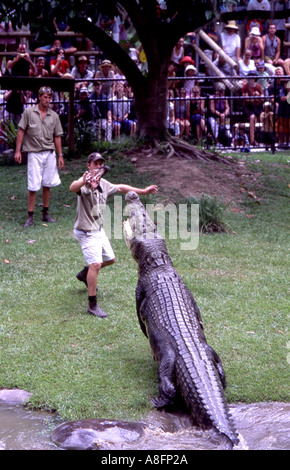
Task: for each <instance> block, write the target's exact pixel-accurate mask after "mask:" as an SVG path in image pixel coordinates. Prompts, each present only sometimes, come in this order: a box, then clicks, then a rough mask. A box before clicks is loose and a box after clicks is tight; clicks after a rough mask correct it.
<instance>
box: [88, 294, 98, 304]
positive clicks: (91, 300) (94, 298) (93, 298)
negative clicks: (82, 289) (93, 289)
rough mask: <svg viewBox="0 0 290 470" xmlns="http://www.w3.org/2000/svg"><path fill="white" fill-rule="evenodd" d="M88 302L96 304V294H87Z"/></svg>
mask: <svg viewBox="0 0 290 470" xmlns="http://www.w3.org/2000/svg"><path fill="white" fill-rule="evenodd" d="M89 302H91V303H92V304H96V303H97V296H96V295H89Z"/></svg>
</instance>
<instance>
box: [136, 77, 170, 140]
mask: <svg viewBox="0 0 290 470" xmlns="http://www.w3.org/2000/svg"><path fill="white" fill-rule="evenodd" d="M166 77H167V74H166ZM166 77H165V78H164V77H163V75H162V73H161V74H160V75H158V76H155V77H150V75H148V77H147V78H146V82H145V86H143V87H140V86H139V84H138V83H137V84H135V86H134V85H132V88H133V91H134V99H135V109H136V114H137V123H138V124H137V134H138V135H139V136H140V137H143V138H150V139H153V140H154V139H158V140H162V139H163V138H164V137H165V134H166V123H167V102H166V99H167V83H166Z"/></svg>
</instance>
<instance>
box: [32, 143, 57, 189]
mask: <svg viewBox="0 0 290 470" xmlns="http://www.w3.org/2000/svg"><path fill="white" fill-rule="evenodd" d="M60 183H61V181H60V178H59V174H58V169H57V164H56V156H55V151H54V150H45V151H43V152H29V153H28V157H27V185H28V190H29V191H39V189H40V188H41V186H46V187H48V188H52V187H54V186H58V185H59V184H60Z"/></svg>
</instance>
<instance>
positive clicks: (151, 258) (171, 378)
mask: <svg viewBox="0 0 290 470" xmlns="http://www.w3.org/2000/svg"><path fill="white" fill-rule="evenodd" d="M126 203H127V204H126V207H125V214H126V215H129V218H128V219H127V220H126V221H125V222H124V223H123V233H124V238H125V242H126V245H127V246H128V248H129V249H130V251H131V254H132V256H133V258H134V259H135V261H136V262H137V264H138V282H137V287H136V310H137V316H138V320H139V323H140V327H141V330H142V332H143V333H144V334H145V336H146V337H147V338H148V339H149V342H150V346H151V350H152V354H153V358H154V360H155V361H156V362H157V364H158V379H159V396H158V397H155V398H154V399H152V404H153V406H154V407H155V408H157V409H162V408H165V409H168V407H172V406H173V405H174V404H175V403H176V402H177V400H178V399H179V398H180V397H181V399H182V401H183V403H185V405H186V408H187V409H188V410H189V411H190V414H191V416H192V419H193V424H194V425H195V426H198V427H200V428H203V429H209V428H213V429H215V430H216V431H217V432H218V433H219V435H220V436H221V435H222V436H223V440H224V441H225V444H226V447H227V448H233V447H234V446H235V445H238V443H239V439H238V433H237V431H236V429H235V425H234V422H233V419H232V417H231V415H230V412H229V407H228V403H227V401H226V399H225V396H224V389H225V387H226V378H225V372H224V369H223V366H222V362H221V360H220V358H219V356H218V354H217V353H216V352H215V351H214V349H213V348H212V347H211V346H209V344H208V343H207V340H206V337H205V333H204V325H203V321H202V318H201V314H200V311H199V308H198V306H197V304H196V302H195V300H194V297H193V295H192V293H191V291H190V290H189V288H188V287H187V285H186V284H185V282H184V281H183V279H182V277H181V276H180V275H179V274H178V273H177V271H176V270H175V268H174V266H173V262H172V260H171V258H170V255H169V253H168V250H167V247H166V243H165V241H164V239H163V238H162V237H161V236H160V235H159V234H158V231H157V229H156V225H155V224H154V223H153V222H152V220H151V219H150V217H149V216H148V214H147V212H146V210H145V208H144V206H143V204H142V203H141V201H140V199H139V197H138V195H137V194H136V193H135V192H133V191H130V192H128V193H127V195H126Z"/></svg>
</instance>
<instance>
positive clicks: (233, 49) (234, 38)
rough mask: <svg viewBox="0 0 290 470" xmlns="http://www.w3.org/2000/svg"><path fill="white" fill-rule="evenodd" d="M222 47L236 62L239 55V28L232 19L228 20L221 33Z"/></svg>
mask: <svg viewBox="0 0 290 470" xmlns="http://www.w3.org/2000/svg"><path fill="white" fill-rule="evenodd" d="M221 40H222V48H223V50H224V51H225V53H226V54H227V55H228V56H229V57H231V58H232V59H233V60H234V61H235V62H237V63H238V61H239V59H240V55H241V38H240V36H239V28H238V26H237V25H236V22H235V21H234V20H232V21H228V22H227V24H226V25H225V26H224V30H223V32H222V33H221Z"/></svg>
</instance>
